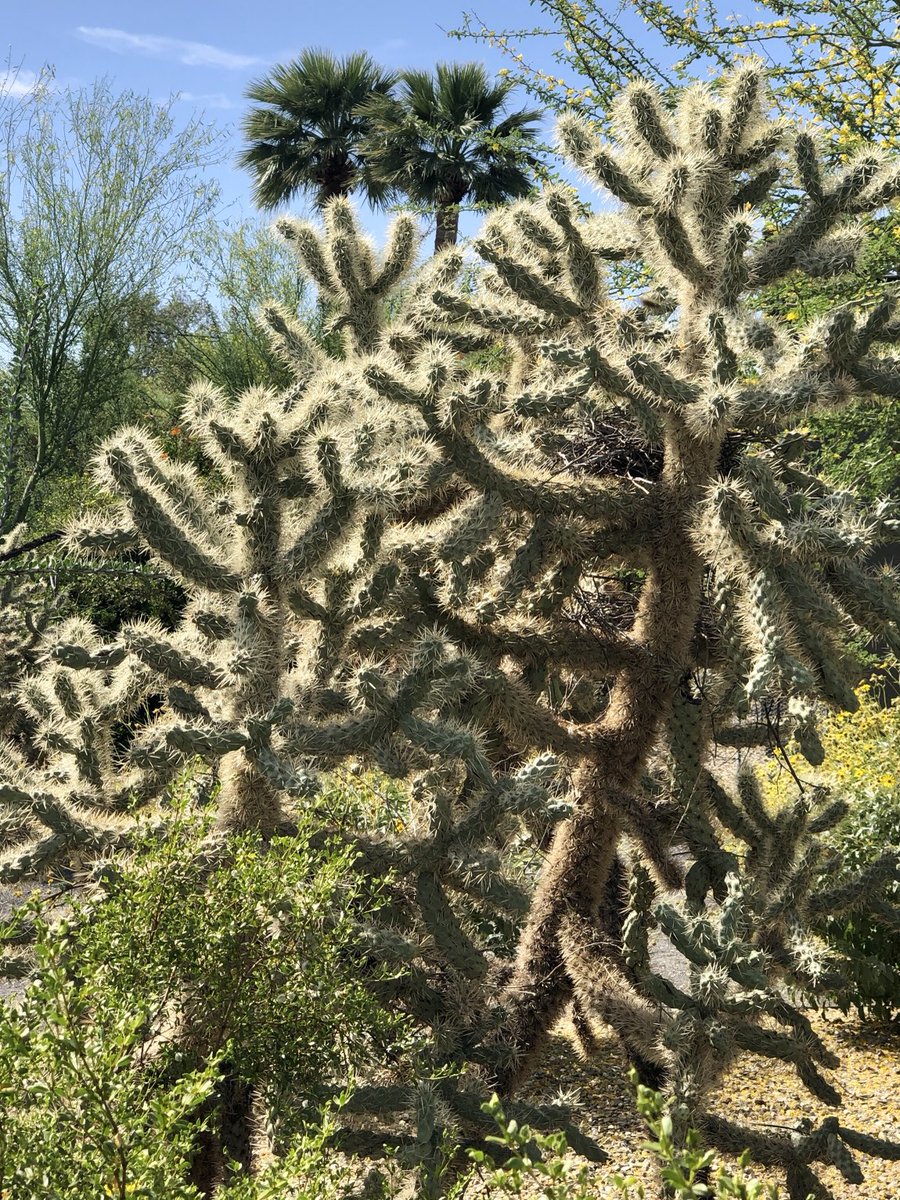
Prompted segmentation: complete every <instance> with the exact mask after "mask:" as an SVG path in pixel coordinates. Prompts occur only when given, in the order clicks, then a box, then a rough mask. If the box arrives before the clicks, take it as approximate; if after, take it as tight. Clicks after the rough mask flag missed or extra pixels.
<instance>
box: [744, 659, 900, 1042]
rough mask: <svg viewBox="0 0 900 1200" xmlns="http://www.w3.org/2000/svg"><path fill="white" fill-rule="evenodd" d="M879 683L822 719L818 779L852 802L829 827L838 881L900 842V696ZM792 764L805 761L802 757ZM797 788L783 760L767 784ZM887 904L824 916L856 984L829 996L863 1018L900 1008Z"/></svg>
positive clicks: (899, 949)
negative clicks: (890, 696) (889, 697)
mask: <svg viewBox="0 0 900 1200" xmlns="http://www.w3.org/2000/svg"><path fill="white" fill-rule="evenodd" d="M888 670H890V671H892V670H893V668H890V667H889V668H888ZM881 690H882V689H881V687H880V686H879V684H878V682H877V680H876V682H875V683H863V684H861V685H860V687H859V688H858V689H857V691H856V695H857V698H858V700H859V708H858V709H857V711H856V712H854V713H849V712H842V713H834V714H832V715H830V716H829V717H827V718H826V720H825V721H824V722H823V725H822V745H823V747H824V749H825V761H824V764H823V766H822V767H821V768H820V770H819V771H818V772H817V773H816V776H815V780H814V782H816V783H820V784H824V785H825V786H827V787H829V788H831V789H832V790H833V791H834V793H835V795H836V796H839V797H841V798H843V799H845V800H846V801H847V802H848V803H849V809H848V812H847V814H846V816H845V817H844V818H843V819H842V820H841V822H840V823H839V824H838V825H837V826H836V827H835V829H834V830H832V831H831V832H830V833H829V834H828V835H827V840H828V841H829V843H830V844H831V845H832V846H833V848H834V849H835V850H836V851H837V852H838V854H839V855H840V859H839V860H836V864H835V870H834V873H833V875H832V876H831V878H830V882H832V883H833V884H840V883H843V882H846V881H848V880H850V879H852V878H854V877H855V876H857V875H859V873H860V872H862V871H864V870H865V869H866V868H867V867H869V866H870V865H871V864H872V863H874V862H875V861H876V860H877V859H878V858H879V856H880V855H882V854H884V852H885V851H886V850H888V849H890V848H891V847H892V846H900V701H898V700H896V699H895V700H893V701H892V702H891V703H884V702H883V697H882V695H881ZM791 765H792V767H794V768H795V769H802V768H801V767H800V763H799V761H798V762H796V763H793V762H792V764H791ZM795 788H796V784H795V782H794V779H793V777H792V775H791V773H790V772H789V771H787V770H785V769H784V764H783V763H782V764H780V765H779V764H778V763H777V762H776V763H773V764H772V765H771V766H770V767H769V769H768V772H767V789H768V793H769V797H770V799H772V800H773V801H774V802H775V803H776V804H780V803H783V802H784V801H785V799H787V797H788V795H789V794H790V793H791V791H792V789H795ZM898 896H900V884H898V883H897V882H896V881H894V882H893V883H889V884H888V885H887V891H886V897H887V898H894V899H896V898H897V897H898ZM882 912H883V909H882V906H881V904H880V903H879V902H877V901H876V903H875V905H874V907H872V908H870V909H868V910H867V909H863V910H857V911H854V912H851V913H847V914H845V915H843V916H829V917H826V918H825V919H824V921H823V923H822V927H821V933H822V934H823V936H824V937H825V938H826V940H827V941H828V942H829V944H830V945H831V946H832V948H833V949H834V950H835V951H836V952H837V953H838V954H840V956H841V957H842V958H843V959H845V960H846V962H845V964H842V970H843V973H844V975H845V977H846V978H847V981H848V983H849V985H850V986H849V988H848V989H846V990H844V989H842V990H841V991H840V992H837V993H834V994H833V995H832V996H831V997H830V999H831V1000H833V1001H834V1002H835V1003H837V1004H838V1005H839V1006H840V1007H841V1008H842V1009H843V1010H844V1011H845V1012H846V1011H849V1009H850V1008H851V1007H852V1008H855V1009H856V1011H857V1012H858V1014H859V1016H860V1017H862V1018H864V1019H865V1018H874V1019H876V1020H888V1019H890V1018H891V1016H893V1015H894V1014H895V1013H896V1012H898V1011H900V969H898V964H900V930H898V928H897V925H896V922H893V923H892V922H891V921H890V918H889V917H886V916H882V919H879V916H881V915H882Z"/></svg>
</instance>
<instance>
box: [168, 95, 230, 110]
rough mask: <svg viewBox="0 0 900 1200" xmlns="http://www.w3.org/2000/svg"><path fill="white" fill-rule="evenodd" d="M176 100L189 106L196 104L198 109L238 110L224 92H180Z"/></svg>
mask: <svg viewBox="0 0 900 1200" xmlns="http://www.w3.org/2000/svg"><path fill="white" fill-rule="evenodd" d="M175 99H176V100H184V101H185V102H186V103H188V104H196V105H197V107H198V108H236V107H237V106H236V104H235V103H234V101H233V100H229V98H228V97H227V96H226V95H225V93H224V92H201V93H200V94H199V95H198V94H197V93H196V92H179V93H178V94H177V95H176V97H175Z"/></svg>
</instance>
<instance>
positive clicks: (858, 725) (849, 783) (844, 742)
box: [763, 664, 900, 806]
mask: <svg viewBox="0 0 900 1200" xmlns="http://www.w3.org/2000/svg"><path fill="white" fill-rule="evenodd" d="M892 675H893V677H894V679H896V664H886V670H885V676H883V678H885V677H886V678H890V677H891V676H892ZM883 692H884V688H883V685H882V683H880V682H878V681H877V677H876V682H874V683H862V684H860V686H859V687H858V688H857V689H856V696H857V699H858V700H859V708H858V709H857V711H856V712H854V713H848V712H840V713H832V714H831V715H829V716H828V717H826V718H825V720H824V721H823V722H822V726H821V736H822V745H823V746H824V748H825V761H824V763H823V764H822V766H821V767H820V768H819V769H818V770H817V771H816V772H815V774H814V777H811V776H810V771H809V768H808V766H807V765H806V763H805V762H804V761H803V759H802V758H801V757H800V756H799V754H796V755H795V754H790V753H789V758H790V763H789V764H788V763H787V762H785V759H784V757H783V756H777V757H775V758H773V759H771V760H770V762H769V763H768V764H767V765H766V767H765V768H764V769H763V784H764V789H765V792H766V795H767V798H768V799H769V800H770V801H771V802H772V803H773V804H774V805H776V806H780V805H781V804H783V803H784V802H785V801H787V800H789V799H792V798H793V797H794V796H795V795H796V788H797V784H796V777H799V778H801V779H803V780H804V782H805V781H807V780H808V781H809V782H810V783H820V784H825V785H828V786H831V787H832V788H833V789H834V790H835V792H836V793H837V794H838V795H842V794H843V795H846V796H847V798H848V799H853V798H854V797H858V798H859V799H860V800H863V801H864V800H865V797H866V796H871V795H874V794H876V793H880V792H890V793H894V794H896V795H897V800H898V803H900V699H894V700H892V701H891V702H888V703H885V702H884V698H883ZM789 767H790V768H793V771H792V770H790V769H789ZM794 773H796V777H795V774H794Z"/></svg>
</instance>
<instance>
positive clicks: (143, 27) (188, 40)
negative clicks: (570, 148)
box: [3, 0, 550, 233]
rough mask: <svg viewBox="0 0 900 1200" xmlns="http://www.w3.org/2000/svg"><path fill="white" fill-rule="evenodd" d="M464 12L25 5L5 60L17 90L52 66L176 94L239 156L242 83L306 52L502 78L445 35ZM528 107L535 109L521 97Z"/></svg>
mask: <svg viewBox="0 0 900 1200" xmlns="http://www.w3.org/2000/svg"><path fill="white" fill-rule="evenodd" d="M465 6H466V5H465V0H431V2H430V3H427V4H422V3H414V2H413V0H333V2H329V0H316V2H312V0H290V2H288V0H265V2H264V3H247V0H241V2H240V3H229V0H221V2H219V3H210V2H208V0H199V2H198V0H181V2H180V3H179V2H176V0H156V2H155V3H152V4H128V3H124V4H123V3H122V2H121V0H119V2H118V3H111V2H110V3H100V2H98V3H92V2H91V0H79V2H78V3H72V2H71V0H32V2H31V3H29V2H28V0H25V3H20V4H9V5H8V6H6V12H5V13H4V26H3V28H4V37H5V41H6V43H7V47H8V51H7V52H8V57H9V60H10V61H11V63H13V64H15V65H17V66H19V68H20V70H19V76H18V84H19V86H27V84H28V83H29V81H30V80H31V79H32V78H33V77H34V74H35V73H36V72H38V71H39V70H40V69H41V67H42V66H43V65H44V64H45V63H49V64H52V65H53V67H54V68H55V70H56V80H57V83H58V85H59V86H67V85H71V86H75V87H77V86H80V85H84V84H88V83H90V81H91V80H93V79H95V78H96V77H97V76H109V77H111V78H112V79H113V80H114V81H115V83H116V85H117V86H119V87H121V88H122V89H123V90H124V89H126V88H127V89H131V90H134V91H138V92H146V93H149V94H150V95H151V96H153V97H154V98H158V99H161V98H165V97H168V96H170V95H172V94H174V93H177V94H179V96H180V99H179V108H182V107H183V109H184V116H185V118H187V117H188V116H189V115H190V113H191V112H192V111H193V110H203V111H204V112H205V116H206V119H207V120H210V121H212V122H214V123H215V124H217V125H220V126H223V127H226V128H227V129H229V130H230V131H231V157H232V158H233V157H234V154H235V153H236V152H237V149H238V147H239V144H240V137H239V132H238V125H239V122H240V117H241V114H242V111H243V107H244V102H243V100H242V94H243V91H244V89H245V87H246V85H247V84H248V83H249V81H250V80H252V79H254V78H257V77H258V76H260V75H262V74H264V73H265V72H266V70H267V68H268V67H270V66H271V65H272V64H273V63H276V62H280V61H284V60H286V59H289V58H292V57H293V56H294V55H295V54H296V53H297V52H298V51H299V50H301V49H302V48H303V47H305V46H322V47H326V48H327V49H329V50H331V51H333V52H334V53H336V54H346V53H348V52H351V51H354V50H359V49H365V50H368V51H369V52H370V53H371V54H372V55H373V56H374V57H375V58H376V59H377V60H378V61H379V62H382V63H384V64H385V65H386V66H394V67H402V66H418V67H432V66H433V65H434V63H435V62H437V61H439V60H441V59H469V58H478V59H481V60H482V61H484V62H485V63H486V65H487V66H488V67H489V68H490V69H492V70H498V69H499V68H500V67H502V66H503V62H504V60H503V58H502V57H501V55H500V53H499V52H498V51H492V50H490V49H486V48H482V47H480V46H475V45H473V44H472V43H460V42H458V41H455V40H451V39H449V38H448V37H447V36H446V34H445V32H444V30H446V29H451V28H453V27H455V26H457V25H459V24H460V23H461V14H462V11H463V9H464V7H465ZM477 10H478V14H479V16H480V17H482V18H483V19H484V20H485V21H488V22H495V23H496V25H497V26H504V25H518V26H521V25H529V24H532V23H534V21H535V12H534V10H533V9H532V8H531V7H530V5H529V4H528V3H527V0H479V2H478V6H477ZM549 65H550V64H549V60H548V62H547V66H549ZM522 103H523V104H525V103H529V102H528V100H527V97H525V96H524V95H523V96H522ZM217 174H218V175H219V177H220V179H221V182H222V187H223V197H224V199H225V201H226V202H227V204H228V212H229V215H231V216H238V215H247V216H249V215H251V214H252V213H253V211H254V210H253V206H252V204H251V202H250V198H249V188H248V182H247V178H246V176H245V175H244V173H243V172H241V171H238V170H237V169H235V168H233V167H231V166H230V165H228V164H224V165H223V166H222V167H220V168H218V170H217ZM302 207H303V206H302V204H301V203H298V204H297V205H295V206H294V208H295V209H302ZM366 223H367V224H368V225H370V227H371V228H372V229H373V231H374V232H376V233H377V232H379V231H380V229H381V228H382V227H383V219H380V218H378V217H376V216H373V215H371V214H367V216H366Z"/></svg>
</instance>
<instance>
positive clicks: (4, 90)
mask: <svg viewBox="0 0 900 1200" xmlns="http://www.w3.org/2000/svg"><path fill="white" fill-rule="evenodd" d="M45 78H46V77H45ZM40 82H41V77H40V75H37V74H36V73H35V72H34V71H21V70H17V69H13V70H10V71H0V96H28V95H30V93H31V92H33V91H34V89H35V88H36V87H37V86H38V84H39V83H40Z"/></svg>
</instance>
